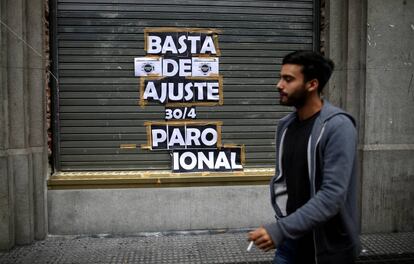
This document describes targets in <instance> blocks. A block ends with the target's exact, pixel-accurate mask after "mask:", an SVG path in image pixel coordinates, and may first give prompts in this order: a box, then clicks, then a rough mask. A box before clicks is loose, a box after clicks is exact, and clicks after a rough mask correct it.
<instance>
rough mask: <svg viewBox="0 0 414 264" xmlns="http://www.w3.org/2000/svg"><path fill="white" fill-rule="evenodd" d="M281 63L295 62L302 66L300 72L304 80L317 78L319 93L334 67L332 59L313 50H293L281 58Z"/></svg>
mask: <svg viewBox="0 0 414 264" xmlns="http://www.w3.org/2000/svg"><path fill="white" fill-rule="evenodd" d="M282 64H296V65H300V66H302V73H303V75H304V77H305V82H307V81H310V80H313V79H317V80H318V82H319V87H318V92H319V93H321V92H322V89H323V87H324V86H325V84H326V83H327V82H328V80H329V78H330V77H331V74H332V71H333V69H334V63H333V61H332V60H330V59H328V58H325V57H323V56H322V55H321V54H319V53H317V52H314V51H295V52H292V53H289V54H288V55H286V56H285V57H284V58H283V61H282Z"/></svg>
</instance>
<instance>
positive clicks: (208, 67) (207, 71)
mask: <svg viewBox="0 0 414 264" xmlns="http://www.w3.org/2000/svg"><path fill="white" fill-rule="evenodd" d="M192 67H193V69H192V76H193V77H198V76H217V75H218V73H219V58H216V57H214V58H211V57H210V58H200V57H196V58H192Z"/></svg>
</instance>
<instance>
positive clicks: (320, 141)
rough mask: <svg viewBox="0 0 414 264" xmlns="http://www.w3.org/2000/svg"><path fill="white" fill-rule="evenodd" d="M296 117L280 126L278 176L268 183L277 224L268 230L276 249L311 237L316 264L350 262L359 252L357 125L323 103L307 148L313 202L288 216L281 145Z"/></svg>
mask: <svg viewBox="0 0 414 264" xmlns="http://www.w3.org/2000/svg"><path fill="white" fill-rule="evenodd" d="M295 117H296V112H293V113H291V114H289V115H287V116H286V117H284V118H283V119H281V120H280V122H279V124H278V127H277V133H276V157H277V162H276V164H277V165H276V173H275V176H274V177H273V178H272V180H271V182H270V194H271V203H272V206H273V208H274V210H275V213H276V214H275V217H276V221H275V222H273V223H270V224H267V225H264V228H265V229H266V230H267V232H268V233H269V235H270V236H271V238H272V240H273V242H274V243H275V245H276V246H277V245H279V244H280V243H281V242H282V241H283V240H284V239H286V238H289V239H297V238H300V237H302V236H303V235H305V234H306V233H309V232H313V240H314V247H315V263H318V264H321V263H335V264H339V263H352V262H353V260H354V259H355V258H356V256H357V255H358V254H359V250H360V242H359V213H358V212H359V210H358V207H357V187H358V186H357V182H358V180H357V173H356V163H357V159H356V149H357V133H356V128H355V121H354V119H353V118H352V116H350V115H349V114H347V113H346V112H344V111H343V110H341V109H339V108H337V107H334V106H333V105H331V104H330V103H329V102H327V101H326V100H325V101H324V103H323V107H322V109H321V112H320V114H319V116H318V117H317V119H316V120H315V123H314V125H313V128H312V132H311V135H310V137H309V142H308V146H307V159H308V172H309V181H310V188H311V190H310V195H311V198H310V199H309V201H308V202H307V203H305V204H304V205H303V206H302V207H300V208H299V209H297V210H296V211H295V212H293V213H291V214H289V215H286V202H287V190H286V179H285V176H284V175H283V173H282V172H283V170H282V155H283V140H284V136H285V134H286V131H287V128H288V126H289V124H290V123H291V122H292V121H293V120H294V119H295ZM317 155H319V158H317ZM317 161H318V162H319V164H316V162H317ZM317 168H318V169H317ZM317 171H318V172H319V173H316V172H317Z"/></svg>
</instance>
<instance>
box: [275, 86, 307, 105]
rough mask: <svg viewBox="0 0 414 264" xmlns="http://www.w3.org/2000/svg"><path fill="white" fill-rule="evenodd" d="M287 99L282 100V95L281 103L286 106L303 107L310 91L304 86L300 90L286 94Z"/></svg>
mask: <svg viewBox="0 0 414 264" xmlns="http://www.w3.org/2000/svg"><path fill="white" fill-rule="evenodd" d="M285 97H286V99H287V100H286V101H282V97H280V104H281V105H286V106H294V107H295V108H301V107H302V106H304V105H305V103H306V99H307V98H308V92H307V91H306V89H305V87H302V88H301V89H300V90H297V91H295V92H294V93H292V94H290V95H288V96H285Z"/></svg>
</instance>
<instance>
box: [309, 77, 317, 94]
mask: <svg viewBox="0 0 414 264" xmlns="http://www.w3.org/2000/svg"><path fill="white" fill-rule="evenodd" d="M318 87H319V81H318V79H312V80H310V81H308V82H307V83H306V89H307V90H308V92H313V91H317V90H318Z"/></svg>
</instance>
